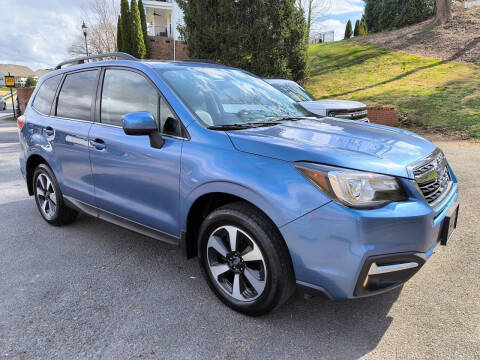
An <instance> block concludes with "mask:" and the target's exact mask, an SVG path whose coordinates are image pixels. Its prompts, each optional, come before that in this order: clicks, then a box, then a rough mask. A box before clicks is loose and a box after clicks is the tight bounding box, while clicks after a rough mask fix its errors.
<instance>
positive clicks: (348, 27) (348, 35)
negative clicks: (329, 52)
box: [344, 20, 352, 40]
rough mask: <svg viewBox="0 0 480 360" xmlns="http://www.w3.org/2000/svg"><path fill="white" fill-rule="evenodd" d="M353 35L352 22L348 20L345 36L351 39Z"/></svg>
mask: <svg viewBox="0 0 480 360" xmlns="http://www.w3.org/2000/svg"><path fill="white" fill-rule="evenodd" d="M351 37H352V22H351V21H350V20H348V22H347V26H346V27H345V37H344V39H345V40H346V39H350V38H351Z"/></svg>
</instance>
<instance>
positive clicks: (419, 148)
mask: <svg viewBox="0 0 480 360" xmlns="http://www.w3.org/2000/svg"><path fill="white" fill-rule="evenodd" d="M227 133H228V135H229V136H230V138H231V140H232V143H233V145H234V146H235V148H236V149H237V150H239V151H242V152H247V153H251V154H256V155H261V156H267V157H271V158H275V159H280V160H284V161H291V162H293V161H311V162H317V163H322V164H328V165H334V166H340V167H345V168H351V169H357V170H364V171H371V172H377V173H381V174H388V175H392V176H400V177H408V178H411V177H412V174H411V173H410V172H409V171H408V168H407V167H408V166H409V165H411V164H412V163H415V162H417V161H419V160H421V159H423V158H424V157H426V156H427V155H429V154H430V153H431V152H433V151H434V150H435V145H433V144H432V143H431V142H429V141H427V140H425V139H424V138H422V137H421V136H418V135H416V134H414V133H412V132H409V131H405V130H401V129H396V128H391V127H387V126H382V125H376V124H367V123H360V122H355V121H349V120H341V119H334V118H327V117H325V118H321V119H317V118H305V119H302V120H296V121H286V122H284V123H281V124H278V125H273V126H269V127H259V128H251V129H245V130H234V131H228V132H227Z"/></svg>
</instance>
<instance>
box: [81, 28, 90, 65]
mask: <svg viewBox="0 0 480 360" xmlns="http://www.w3.org/2000/svg"><path fill="white" fill-rule="evenodd" d="M87 29H88V27H87V25H85V21H84V22H83V24H82V30H83V36H84V37H85V50H86V51H87V56H89V55H88V43H87Z"/></svg>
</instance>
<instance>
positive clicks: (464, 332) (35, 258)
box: [0, 120, 480, 360]
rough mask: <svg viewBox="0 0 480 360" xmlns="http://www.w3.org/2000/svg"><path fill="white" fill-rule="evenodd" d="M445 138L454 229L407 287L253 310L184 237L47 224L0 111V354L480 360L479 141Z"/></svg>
mask: <svg viewBox="0 0 480 360" xmlns="http://www.w3.org/2000/svg"><path fill="white" fill-rule="evenodd" d="M437 144H438V145H439V146H440V147H441V148H442V149H443V150H444V151H445V153H446V155H447V157H448V159H449V161H450V162H451V164H452V166H453V168H454V170H455V171H456V174H457V176H458V178H459V181H460V191H461V193H460V201H461V210H460V218H459V224H458V230H457V232H456V234H455V235H454V238H453V239H451V242H450V244H449V245H448V246H447V247H438V248H437V250H436V251H435V254H434V255H433V256H432V257H431V259H430V260H429V261H428V262H427V263H426V265H425V266H424V267H423V268H422V269H421V271H420V272H419V273H418V274H417V275H415V276H414V278H413V279H411V280H410V281H409V282H408V283H407V284H406V285H405V286H404V287H403V289H398V290H395V291H392V292H389V293H386V294H383V295H379V296H375V297H370V298H365V299H359V300H345V301H329V300H326V299H323V298H320V297H314V298H311V299H305V298H304V297H303V295H302V294H299V293H296V294H295V295H294V296H293V297H292V298H291V299H290V300H289V302H288V303H287V304H285V305H284V306H282V307H281V308H280V309H278V310H276V311H275V312H273V313H271V314H269V315H267V316H263V317H259V318H250V317H247V316H243V315H240V314H238V313H235V312H233V311H232V310H230V309H229V308H227V307H225V306H224V305H222V303H221V302H220V301H219V300H217V298H216V297H215V296H214V294H213V293H212V292H211V291H210V289H209V288H208V286H207V284H206V282H205V280H204V279H203V276H202V273H201V269H200V267H199V264H198V261H196V259H193V260H186V259H184V258H183V257H182V255H181V252H180V251H179V249H177V248H175V247H172V246H169V245H165V244H163V243H160V242H158V241H156V240H153V239H150V238H147V237H144V236H141V235H137V234H135V233H132V232H130V231H127V230H124V229H121V228H119V227H116V226H114V225H111V224H108V223H106V222H103V221H100V220H96V219H93V218H90V217H87V216H80V217H79V218H78V219H77V221H76V222H75V223H74V224H72V225H69V226H66V227H58V228H57V227H52V226H50V225H48V224H47V223H46V222H44V221H43V220H42V218H41V216H40V215H39V213H38V212H37V209H36V207H35V203H34V200H33V199H32V198H30V197H29V196H28V194H27V191H26V186H25V182H24V180H23V178H22V177H21V174H20V171H19V168H18V151H19V144H18V135H17V130H16V124H15V123H14V122H13V121H5V120H0V194H1V196H0V359H4V358H5V359H96V358H104V359H284V358H295V359H346V360H349V359H359V358H365V359H480V251H479V245H480V244H479V233H480V181H479V179H478V177H479V175H480V144H479V143H471V142H466V141H463V142H458V141H437Z"/></svg>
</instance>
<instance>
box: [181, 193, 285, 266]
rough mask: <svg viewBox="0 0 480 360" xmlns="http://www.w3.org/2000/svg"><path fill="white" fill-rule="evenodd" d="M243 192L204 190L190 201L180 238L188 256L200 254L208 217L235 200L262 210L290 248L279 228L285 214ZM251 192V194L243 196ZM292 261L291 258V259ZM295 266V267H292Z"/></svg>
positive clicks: (283, 221)
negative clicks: (201, 235)
mask: <svg viewBox="0 0 480 360" xmlns="http://www.w3.org/2000/svg"><path fill="white" fill-rule="evenodd" d="M215 188H216V189H217V190H223V189H222V187H221V186H218V184H217V186H215ZM242 193H243V194H239V193H238V192H236V191H234V192H230V191H228V192H227V191H211V192H204V193H201V194H200V195H198V196H196V197H195V198H194V200H193V201H191V202H190V206H189V207H188V210H187V211H185V214H186V215H185V216H184V219H185V224H184V226H183V229H185V231H183V232H182V236H181V239H180V245H181V248H182V252H183V253H184V255H185V256H186V257H187V258H193V257H196V256H197V255H198V236H197V235H198V230H199V229H200V226H201V224H202V222H203V220H204V219H205V218H206V217H207V215H208V214H210V213H211V212H212V211H214V210H215V209H217V208H219V207H221V206H223V205H226V204H229V203H234V202H244V203H247V204H249V205H250V206H252V207H254V208H255V209H257V210H258V211H260V212H261V213H262V214H263V215H264V216H265V218H266V219H268V220H269V221H270V222H271V223H272V225H273V226H274V228H275V229H276V230H277V231H278V235H279V236H280V238H281V239H282V240H283V243H284V244H285V247H286V248H287V249H288V246H287V243H286V242H285V240H284V239H283V236H282V234H281V232H280V230H279V227H280V226H281V225H283V224H284V223H286V222H287V221H286V220H285V219H284V218H283V216H282V215H281V214H280V213H279V212H277V211H275V210H274V209H273V207H272V206H271V205H270V204H268V203H267V202H266V200H264V199H262V198H258V197H255V196H254V193H253V194H252V193H249V192H245V189H242ZM245 194H249V195H250V196H242V195H245ZM290 261H291V259H290ZM292 268H293V267H292Z"/></svg>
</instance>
